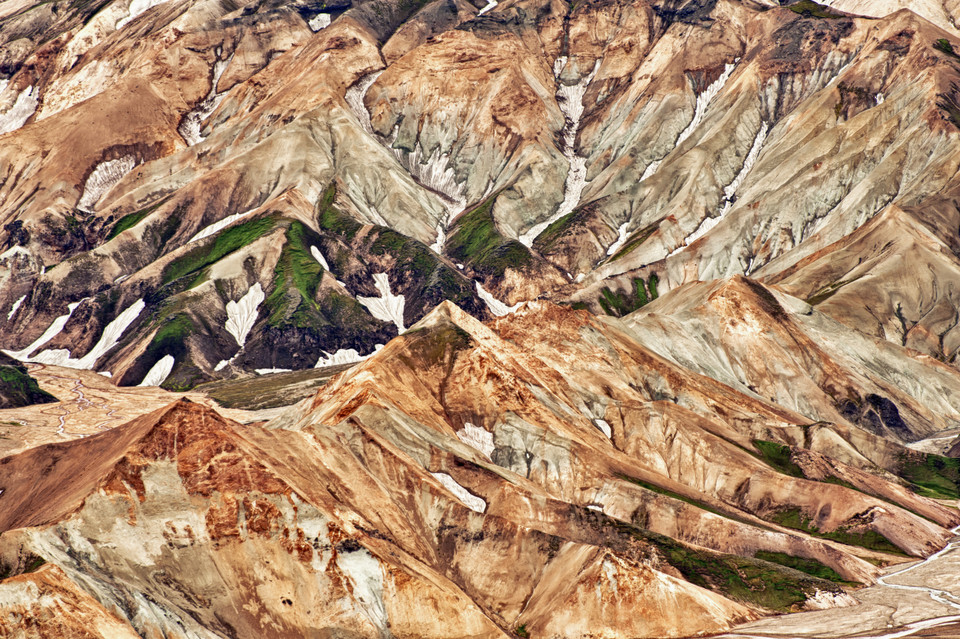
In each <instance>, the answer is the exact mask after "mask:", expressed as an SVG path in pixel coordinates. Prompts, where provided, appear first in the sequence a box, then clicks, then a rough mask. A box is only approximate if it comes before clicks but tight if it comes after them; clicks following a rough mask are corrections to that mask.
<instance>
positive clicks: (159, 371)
mask: <svg viewBox="0 0 960 639" xmlns="http://www.w3.org/2000/svg"><path fill="white" fill-rule="evenodd" d="M174 362H175V360H174V357H173V355H164V356H163V357H161V358H160V359H158V360H157V363H156V364H154V365H153V366H152V367H151V368H150V370H149V371H147V374H146V375H145V376H144V378H143V381H142V382H140V383H139V384H137V386H160V385H161V384H163V383H164V382H165V381H166V380H167V377H169V376H170V372H171V371H173V364H174Z"/></svg>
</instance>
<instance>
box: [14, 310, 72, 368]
mask: <svg viewBox="0 0 960 639" xmlns="http://www.w3.org/2000/svg"><path fill="white" fill-rule="evenodd" d="M85 299H87V298H86V297H85V298H83V299H82V300H80V301H79V302H73V303H72V304H67V314H66V315H61V316H60V317H58V318H56V319H55V320H53V322H51V324H50V326H48V327H47V330H45V331H44V332H43V335H41V336H40V337H38V338H37V339H35V340H34V341H33V343H32V344H30V345H29V346H27V347H26V348H24V349H22V350H19V351H6V350H5V351H3V352H4V353H6V354H7V355H9V356H10V357H12V358H13V359H16V360H19V361H21V362H29V361H30V353H32V352H34V351H35V350H37V349H38V348H40V347H41V346H43V345H44V344H46V343H47V342H49V341H50V340H52V339H53V338H54V337H56V336H57V335H59V334H60V331H62V330H63V327H64V326H66V325H67V322H68V321H70V316H71V315H73V312H74V311H75V310H77V307H78V306H80V304H81V302H83V301H84V300H85Z"/></svg>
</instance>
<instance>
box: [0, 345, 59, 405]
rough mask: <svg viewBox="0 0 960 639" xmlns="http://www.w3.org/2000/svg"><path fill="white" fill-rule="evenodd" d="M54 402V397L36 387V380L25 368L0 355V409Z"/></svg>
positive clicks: (13, 360)
mask: <svg viewBox="0 0 960 639" xmlns="http://www.w3.org/2000/svg"><path fill="white" fill-rule="evenodd" d="M55 401H57V398H56V397H54V396H53V395H51V394H50V393H48V392H46V391H44V390H43V389H41V388H40V386H39V385H37V380H36V379H34V378H33V377H31V376H30V373H29V372H28V371H27V367H26V366H24V365H23V364H21V363H20V362H18V361H17V360H15V359H13V358H12V357H9V356H7V355H2V354H0V409H3V408H20V407H23V406H31V405H33V404H46V403H49V402H55Z"/></svg>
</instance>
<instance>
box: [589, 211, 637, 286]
mask: <svg viewBox="0 0 960 639" xmlns="http://www.w3.org/2000/svg"><path fill="white" fill-rule="evenodd" d="M629 226H630V221H629V220H628V221H626V222H624V223H623V224H621V225H620V228H618V229H617V241H616V242H614V243H613V244H611V245H610V247H609V248H608V249H607V255H613V254H614V253H616V252H617V251H619V250H620V248H621V247H622V246H623V245H624V244H626V243H627V237H628V236H627V228H628V227H629ZM580 275H583V273H581V274H580ZM578 277H579V276H578Z"/></svg>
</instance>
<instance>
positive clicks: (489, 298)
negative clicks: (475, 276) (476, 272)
mask: <svg viewBox="0 0 960 639" xmlns="http://www.w3.org/2000/svg"><path fill="white" fill-rule="evenodd" d="M474 284H476V285H477V295H478V296H479V297H480V299H482V300H483V303H484V304H486V305H487V308H488V309H489V310H490V312H491V313H493V314H494V315H496V316H497V317H503V316H504V315H509V314H510V313H513V312H514V311H516V310H517V309H518V308H520V305H521V304H523V302H517V303H516V304H514V305H513V306H507V305H506V304H504V303H503V302H501V301H500V300H498V299H497V298H495V297H494V296H493V295H492V294H491V293H489V292H488V291H487V289H485V288H483V285H482V284H481V283H480V282H477V281H476V280H474Z"/></svg>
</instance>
